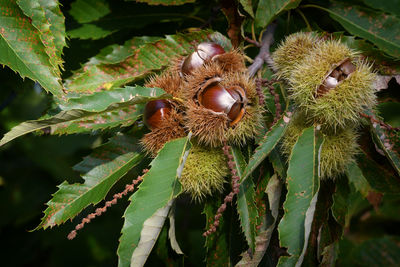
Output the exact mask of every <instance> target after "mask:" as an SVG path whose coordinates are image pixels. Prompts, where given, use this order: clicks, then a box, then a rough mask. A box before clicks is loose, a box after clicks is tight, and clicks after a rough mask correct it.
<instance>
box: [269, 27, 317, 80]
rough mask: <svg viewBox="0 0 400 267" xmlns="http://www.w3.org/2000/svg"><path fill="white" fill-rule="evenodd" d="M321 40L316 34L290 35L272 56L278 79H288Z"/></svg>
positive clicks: (299, 33)
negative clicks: (295, 67)
mask: <svg viewBox="0 0 400 267" xmlns="http://www.w3.org/2000/svg"><path fill="white" fill-rule="evenodd" d="M319 41H320V39H319V38H318V37H317V36H316V34H314V33H306V32H298V33H294V34H291V35H289V36H288V37H286V39H285V40H284V41H283V42H282V43H281V44H280V45H279V46H278V48H277V49H276V50H275V52H274V53H273V54H272V58H273V60H274V66H275V68H276V69H277V73H276V75H277V76H278V78H284V79H288V78H289V77H290V74H291V71H292V70H293V66H294V64H295V63H298V62H300V61H301V60H302V59H303V58H304V57H305V56H307V54H308V53H310V52H311V50H313V49H314V47H315V46H316V45H317V44H318V43H319Z"/></svg>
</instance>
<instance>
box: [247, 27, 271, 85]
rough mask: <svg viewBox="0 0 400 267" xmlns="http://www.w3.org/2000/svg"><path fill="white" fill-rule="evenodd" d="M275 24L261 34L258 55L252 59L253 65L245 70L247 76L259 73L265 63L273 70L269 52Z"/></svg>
mask: <svg viewBox="0 0 400 267" xmlns="http://www.w3.org/2000/svg"><path fill="white" fill-rule="evenodd" d="M276 26H277V24H276V23H275V22H273V23H271V24H270V25H268V27H267V29H266V31H265V32H264V33H263V37H262V42H261V48H260V52H259V53H258V55H257V56H256V57H255V58H254V62H253V64H251V65H250V66H249V68H248V69H247V70H248V72H249V76H250V77H253V76H254V75H255V74H256V73H257V71H259V70H260V69H261V68H262V66H263V65H264V63H267V64H268V65H269V66H270V67H271V68H273V63H274V62H273V60H272V58H271V54H270V52H269V48H270V46H271V44H272V43H273V42H274V32H275V29H276Z"/></svg>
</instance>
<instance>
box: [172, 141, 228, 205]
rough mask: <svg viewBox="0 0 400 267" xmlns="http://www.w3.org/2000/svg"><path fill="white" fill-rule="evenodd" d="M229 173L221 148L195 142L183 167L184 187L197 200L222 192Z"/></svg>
mask: <svg viewBox="0 0 400 267" xmlns="http://www.w3.org/2000/svg"><path fill="white" fill-rule="evenodd" d="M228 174H229V170H228V167H227V165H226V159H225V156H224V154H223V153H222V151H221V149H220V148H206V147H203V146H200V145H198V144H194V145H193V146H192V148H191V149H190V153H189V156H188V157H187V159H186V163H185V167H184V168H183V172H182V176H181V178H180V180H179V181H180V183H181V184H182V189H183V191H184V192H187V193H189V194H190V195H191V197H192V199H193V200H195V201H201V200H202V199H203V198H204V197H205V196H206V195H211V194H213V193H215V192H222V190H223V186H224V183H225V177H226V176H227V175H228Z"/></svg>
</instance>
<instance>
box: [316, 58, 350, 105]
mask: <svg viewBox="0 0 400 267" xmlns="http://www.w3.org/2000/svg"><path fill="white" fill-rule="evenodd" d="M336 66H337V67H336V68H335V69H333V70H332V71H331V72H329V73H328V75H327V76H326V77H325V79H324V81H323V82H322V84H321V85H320V86H319V87H318V90H317V97H319V96H322V95H324V94H326V93H328V92H329V91H330V90H331V89H334V88H336V87H337V86H338V85H339V83H340V82H342V81H343V80H345V79H346V78H347V77H348V76H349V75H350V74H352V73H353V72H354V71H355V70H356V66H355V65H354V64H353V63H352V62H351V60H350V59H349V58H346V59H344V60H343V61H341V62H340V63H339V64H337V65H336Z"/></svg>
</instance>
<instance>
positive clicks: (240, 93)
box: [198, 83, 247, 126]
mask: <svg viewBox="0 0 400 267" xmlns="http://www.w3.org/2000/svg"><path fill="white" fill-rule="evenodd" d="M198 101H199V104H201V105H202V106H203V107H205V108H207V109H210V110H212V111H215V112H223V113H225V114H226V115H227V116H228V118H229V120H230V123H229V125H230V126H233V125H235V124H237V123H238V122H239V121H240V120H241V119H242V117H243V115H244V112H245V105H246V102H247V99H246V93H245V91H244V90H243V89H242V88H241V87H239V86H233V87H230V88H224V87H222V86H221V85H220V84H219V83H214V84H211V85H209V86H208V87H206V88H205V89H204V90H203V91H202V92H201V93H200V94H199V96H198Z"/></svg>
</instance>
